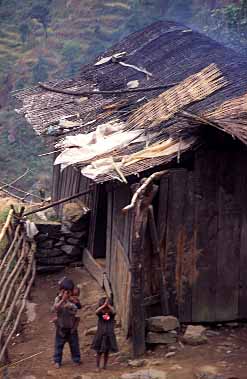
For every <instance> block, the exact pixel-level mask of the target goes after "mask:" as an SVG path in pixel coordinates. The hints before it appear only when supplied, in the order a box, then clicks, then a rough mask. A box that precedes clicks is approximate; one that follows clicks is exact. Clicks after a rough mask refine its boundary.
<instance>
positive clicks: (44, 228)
mask: <svg viewBox="0 0 247 379" xmlns="http://www.w3.org/2000/svg"><path fill="white" fill-rule="evenodd" d="M88 225H89V213H88V214H86V215H83V217H81V218H80V219H79V220H76V221H74V222H72V221H68V220H63V221H62V222H61V223H59V222H40V223H36V226H37V228H38V230H39V233H38V234H37V235H36V237H35V241H36V243H37V252H36V259H37V271H38V272H40V273H42V272H56V271H59V270H62V269H64V268H65V266H68V265H70V264H75V263H78V264H82V253H83V250H84V248H85V247H86V245H87V238H88Z"/></svg>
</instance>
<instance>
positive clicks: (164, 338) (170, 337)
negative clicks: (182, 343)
mask: <svg viewBox="0 0 247 379" xmlns="http://www.w3.org/2000/svg"><path fill="white" fill-rule="evenodd" d="M176 341H177V336H176V335H175V334H173V333H170V332H165V333H155V332H148V334H147V337H146V342H147V343H150V344H165V345H168V344H174V343H176Z"/></svg>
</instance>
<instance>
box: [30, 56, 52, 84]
mask: <svg viewBox="0 0 247 379" xmlns="http://www.w3.org/2000/svg"><path fill="white" fill-rule="evenodd" d="M48 67H49V63H48V62H47V60H46V59H45V58H44V57H39V59H38V62H37V63H36V64H35V65H34V66H33V70H32V74H33V82H34V83H37V82H44V81H46V80H47V79H48Z"/></svg>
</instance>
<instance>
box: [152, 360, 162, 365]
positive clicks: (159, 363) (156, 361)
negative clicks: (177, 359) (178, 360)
mask: <svg viewBox="0 0 247 379" xmlns="http://www.w3.org/2000/svg"><path fill="white" fill-rule="evenodd" d="M163 363H164V362H163V361H161V360H159V359H154V360H152V361H151V365H154V366H159V365H162V364H163Z"/></svg>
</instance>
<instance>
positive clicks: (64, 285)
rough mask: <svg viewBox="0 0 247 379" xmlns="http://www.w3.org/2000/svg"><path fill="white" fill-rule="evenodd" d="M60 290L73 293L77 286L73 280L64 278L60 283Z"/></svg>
mask: <svg viewBox="0 0 247 379" xmlns="http://www.w3.org/2000/svg"><path fill="white" fill-rule="evenodd" d="M58 284H59V289H60V290H65V291H72V290H73V289H74V287H75V284H74V282H73V280H72V279H69V278H63V279H62V280H60V281H59V282H58Z"/></svg>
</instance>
